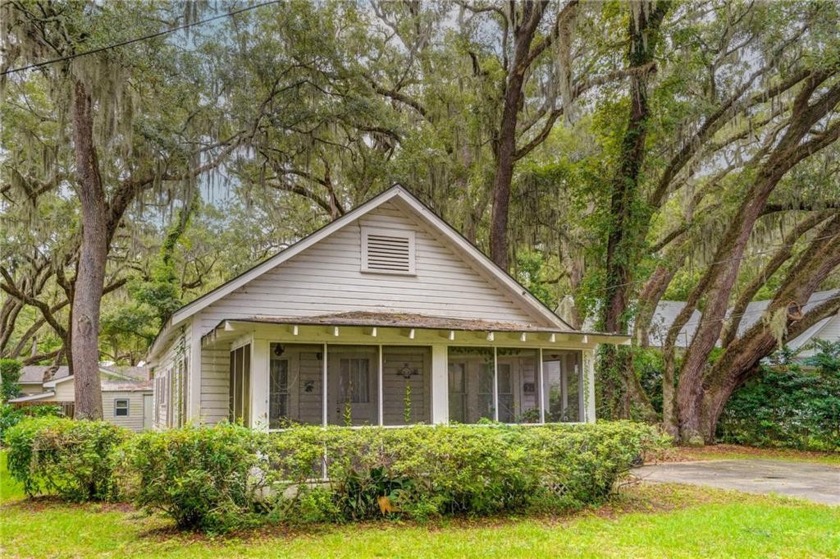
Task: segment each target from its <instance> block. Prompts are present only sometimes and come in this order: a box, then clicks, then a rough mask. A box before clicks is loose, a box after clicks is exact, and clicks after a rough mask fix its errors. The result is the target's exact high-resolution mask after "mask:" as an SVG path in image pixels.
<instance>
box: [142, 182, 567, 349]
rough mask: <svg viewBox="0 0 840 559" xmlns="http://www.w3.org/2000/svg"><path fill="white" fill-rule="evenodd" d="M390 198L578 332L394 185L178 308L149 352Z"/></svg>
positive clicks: (553, 320) (523, 299)
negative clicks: (205, 312)
mask: <svg viewBox="0 0 840 559" xmlns="http://www.w3.org/2000/svg"><path fill="white" fill-rule="evenodd" d="M391 200H399V201H400V202H402V203H403V204H404V205H405V206H406V207H407V208H409V209H410V210H411V211H412V212H413V213H414V215H416V216H417V217H419V218H421V220H422V221H423V222H425V223H426V224H427V225H429V226H430V227H431V228H432V229H433V230H434V231H435V232H436V233H438V234H440V235H441V236H442V237H443V238H445V239H446V240H448V241H450V242H451V243H452V244H453V245H455V246H456V247H457V248H458V249H460V250H461V253H462V254H463V255H465V256H466V257H468V258H469V259H471V260H472V261H473V262H474V264H475V265H477V266H478V267H479V268H480V269H481V270H482V271H484V272H486V273H487V274H488V275H489V276H490V277H491V278H492V279H494V280H495V281H496V282H497V284H498V285H499V286H500V287H501V288H502V289H503V290H504V291H507V292H508V293H510V294H511V295H512V296H513V298H514V300H516V301H518V302H520V303H521V304H522V305H523V306H524V307H525V308H527V309H528V310H530V311H531V313H532V314H534V315H536V316H539V317H541V318H542V319H543V320H545V321H546V323H547V324H550V325H552V326H554V327H556V328H557V329H558V330H561V331H567V332H575V331H576V330H575V329H574V328H573V327H572V326H570V325H569V324H568V323H566V322H565V321H563V320H562V319H561V318H560V317H558V316H557V315H556V314H554V312H552V310H551V309H549V308H548V307H546V306H545V305H544V304H543V303H542V302H541V301H540V300H539V299H537V298H536V297H534V296H533V295H532V294H531V293H530V292H529V291H528V290H527V289H526V288H525V287H523V286H522V285H521V284H520V283H519V282H517V281H516V280H515V279H514V278H512V277H511V276H510V275H509V274H508V273H507V272H506V271H504V270H502V269H501V268H500V267H499V266H497V265H496V264H495V263H494V262H493V261H492V260H490V259H489V258H488V257H487V256H486V255H485V254H484V253H482V252H481V251H480V250H479V249H478V248H476V247H475V246H474V245H473V244H472V243H471V242H469V241H468V240H467V239H466V238H465V237H463V236H462V235H461V234H460V233H459V232H458V231H456V230H455V229H454V228H453V227H452V226H451V225H449V224H448V223H446V222H445V221H444V220H443V219H441V218H440V217H438V215H437V214H435V213H434V212H433V211H432V210H431V209H430V208H429V207H427V206H426V205H425V204H423V203H422V202H421V201H420V200H418V199H417V198H416V197H415V196H414V195H412V194H411V193H410V192H408V191H407V190H406V189H405V188H403V187H402V186H401V185H398V184H395V185H394V186H392V187H391V188H389V189H388V190H385V191H384V192H382V193H381V194H379V195H377V196H375V197H374V198H371V199H370V200H368V201H367V202H365V203H363V204H361V205H359V206H357V207H356V208H354V209H353V210H352V211H350V212H348V213H346V214H345V215H343V216H342V217H340V218H338V219H336V220H335V221H333V222H331V223H329V224H327V225H325V226H324V227H322V228H321V229H319V230H318V231H316V232H314V233H312V234H311V235H309V236H307V237H305V238H303V239H301V240H300V241H298V242H297V243H295V244H293V245H291V246H289V247H288V248H286V249H285V250H283V251H281V252H279V253H277V254H275V255H274V256H272V257H271V258H269V259H267V260H265V261H263V262H262V263H260V264H257V265H256V266H254V267H253V268H251V269H250V270H247V271H246V272H244V273H242V274H240V275H239V276H237V277H235V278H233V279H232V280H230V281H228V282H227V283H224V284H222V285H220V286H219V287H217V288H216V289H214V290H212V291H210V292H208V293H206V294H205V295H203V296H201V297H199V298H198V299H196V300H194V301H192V302H191V303H189V304H187V305H185V306H183V307H181V308H180V309H178V310H177V311H175V313H173V314H172V317H171V318H170V319H169V321H168V322H167V323H166V324H165V325H164V327H163V328H162V329H161V331H160V333H159V334H158V336H157V338H156V339H155V342H154V344H153V345H152V348H151V350H150V354H151V355H154V354H156V353H157V352H158V351H159V350H160V349H161V345H162V343H163V342H164V341H165V340H166V339H167V338H168V337H169V334H170V332H171V331H172V328H173V327H174V326H177V325H178V324H180V323H182V322H184V321H185V320H187V319H188V318H190V317H191V316H193V315H195V314H196V313H198V312H200V311H201V310H202V309H205V308H206V307H208V306H210V305H212V304H213V303H215V302H216V301H218V300H220V299H222V298H223V297H225V296H227V295H229V294H230V293H233V292H234V291H236V290H237V289H239V288H240V287H242V286H244V285H245V284H247V283H248V282H250V281H252V280H254V279H256V278H258V277H260V276H262V275H263V274H265V273H267V272H269V271H271V270H273V269H274V268H276V267H277V266H279V265H280V264H282V263H283V262H286V261H288V260H290V259H291V258H293V257H294V256H296V255H298V254H300V253H301V252H303V251H305V250H306V249H307V248H309V247H311V246H313V245H315V244H316V243H318V242H320V241H321V240H322V239H325V238H327V237H329V236H330V235H332V234H333V233H335V232H337V231H339V230H340V229H342V228H344V227H345V226H347V225H349V224H350V223H353V222H355V221H356V220H357V219H359V218H360V217H362V216H364V215H365V214H367V213H369V212H371V211H373V210H375V209H376V208H378V207H380V206H382V205H383V204H385V203H386V202H389V201H391Z"/></svg>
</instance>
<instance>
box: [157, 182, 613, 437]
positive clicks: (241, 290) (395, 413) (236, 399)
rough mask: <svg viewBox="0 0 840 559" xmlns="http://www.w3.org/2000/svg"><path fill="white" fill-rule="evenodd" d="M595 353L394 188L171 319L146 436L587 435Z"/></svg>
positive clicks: (600, 337) (587, 337) (585, 337)
mask: <svg viewBox="0 0 840 559" xmlns="http://www.w3.org/2000/svg"><path fill="white" fill-rule="evenodd" d="M599 343H629V340H628V339H627V338H626V337H624V336H610V335H605V334H597V333H586V332H580V331H576V330H575V329H574V328H572V327H571V326H569V325H568V324H566V323H565V322H563V321H562V320H561V319H560V318H558V317H557V316H556V315H555V314H554V313H553V312H551V310H550V309H548V308H547V307H545V306H544V305H543V304H542V303H540V302H539V301H538V300H537V299H536V298H535V297H534V296H533V295H531V294H530V293H529V292H528V291H527V290H526V289H525V288H523V287H522V286H521V285H520V284H518V283H517V282H516V281H515V280H513V279H512V278H511V277H510V276H509V275H508V274H506V273H505V272H504V271H502V270H501V269H500V268H498V267H497V266H496V265H494V264H493V263H492V262H491V261H490V260H489V259H488V258H487V257H486V256H484V255H483V254H482V253H481V252H480V251H479V250H478V249H476V248H475V247H474V246H473V245H472V244H470V243H469V242H468V241H467V240H466V239H464V238H463V237H462V236H461V235H459V234H458V232H457V231H455V230H454V229H453V228H452V227H450V226H449V225H448V224H447V223H445V222H444V221H443V220H442V219H440V218H439V217H438V216H437V215H435V214H434V213H433V212H432V211H431V210H430V209H429V208H427V207H426V206H424V205H423V204H422V203H421V202H420V201H419V200H417V199H416V198H415V197H414V196H412V195H411V194H410V193H409V192H407V191H406V190H405V189H404V188H402V187H401V186H394V187H392V188H390V189H389V190H387V191H385V192H383V193H382V194H380V195H379V196H377V197H375V198H373V199H372V200H370V201H368V202H367V203H365V204H363V205H361V206H359V207H357V208H356V209H354V210H353V211H351V212H349V213H348V214H346V215H345V216H343V217H341V218H340V219H337V220H336V221H334V222H332V223H330V224H329V225H327V226H326V227H324V228H322V229H320V230H319V231H317V232H315V233H314V234H312V235H310V236H308V237H306V238H305V239H303V240H301V241H300V242H298V243H296V244H294V245H292V246H291V247H289V248H287V249H286V250H284V251H282V252H280V253H279V254H277V255H275V256H274V257H272V258H270V259H268V260H266V261H265V262H263V263H261V264H259V265H258V266H256V267H254V268H252V269H251V270H249V271H247V272H245V273H244V274H242V275H240V276H239V277H237V278H235V279H233V280H231V281H229V282H228V283H226V284H224V285H222V286H220V287H218V288H217V289H215V290H213V291H211V292H210V293H207V294H206V295H204V296H203V297H201V298H199V299H197V300H195V301H193V302H192V303H190V304H189V305H186V306H185V307H183V308H181V309H180V310H178V311H177V312H176V313H174V314H173V315H172V318H171V319H170V320H169V321H168V323H167V324H166V325H165V326H164V328H163V329H162V330H161V332H160V334H159V335H158V337H157V340H156V341H155V343H154V344H153V347H152V349H151V351H150V360H151V363H152V364H153V365H154V367H155V383H154V384H155V401H154V415H155V424H156V425H157V426H158V427H167V426H177V425H182V424H184V423H185V422H200V423H214V422H218V421H222V420H232V421H242V422H243V423H244V424H245V425H248V426H251V427H252V428H255V429H262V430H273V429H280V428H283V427H285V426H287V425H290V424H295V423H302V424H315V425H348V426H349V425H385V426H397V425H406V424H411V423H418V422H419V423H449V422H458V423H476V422H480V421H482V420H492V421H500V422H505V423H540V422H557V421H568V422H591V421H594V420H595V401H594V369H593V358H594V354H595V349H596V346H597V344H599Z"/></svg>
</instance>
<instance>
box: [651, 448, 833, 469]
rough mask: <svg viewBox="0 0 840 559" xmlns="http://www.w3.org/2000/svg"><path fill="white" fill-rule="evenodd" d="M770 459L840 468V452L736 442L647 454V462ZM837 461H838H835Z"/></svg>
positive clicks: (669, 449)
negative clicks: (757, 445)
mask: <svg viewBox="0 0 840 559" xmlns="http://www.w3.org/2000/svg"><path fill="white" fill-rule="evenodd" d="M749 458H754V459H770V460H790V461H797V462H799V461H802V462H816V463H820V464H826V465H829V466H832V465H833V466H835V467H838V468H840V454H838V453H832V452H810V451H804V450H791V449H782V448H756V447H752V446H740V445H734V444H717V445H708V446H704V447H700V448H692V447H682V446H678V447H673V448H668V449H665V450H664V451H662V452H659V453H657V454H656V455H652V456H647V457H646V460H645V463H649V464H656V463H674V462H697V461H702V460H729V459H749ZM835 461H836V463H834V462H835Z"/></svg>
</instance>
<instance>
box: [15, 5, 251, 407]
mask: <svg viewBox="0 0 840 559" xmlns="http://www.w3.org/2000/svg"><path fill="white" fill-rule="evenodd" d="M1 15H2V20H3V25H4V37H5V41H4V48H5V51H6V52H7V53H8V56H7V58H6V64H7V66H6V69H5V70H4V78H3V79H4V97H5V98H6V99H14V100H16V101H17V102H19V103H22V104H25V103H26V102H27V99H28V96H29V92H28V91H27V88H28V87H29V84H30V83H31V82H32V81H33V80H40V81H41V83H42V92H43V94H45V95H46V96H48V97H49V99H50V103H51V104H52V106H53V109H54V113H55V114H56V115H58V118H57V122H56V131H55V133H56V134H58V135H59V138H60V139H62V140H64V139H66V140H69V145H70V146H72V149H71V150H68V152H69V153H63V154H62V155H64V156H66V157H67V159H63V158H61V164H60V165H57V164H56V160H54V159H52V158H50V159H44V158H39V157H38V155H39V153H38V152H37V151H35V150H9V151H10V152H11V157H7V158H6V160H5V161H4V168H5V169H12V171H10V172H12V173H14V174H16V175H21V176H24V177H26V178H25V180H24V181H20V180H17V181H14V182H16V183H20V182H28V183H32V182H34V181H35V180H36V179H38V178H40V177H44V176H46V177H48V178H50V179H52V181H53V184H52V187H53V188H54V189H68V188H69V189H72V191H73V192H74V193H75V196H76V198H77V199H78V202H79V207H80V229H81V231H80V235H79V245H78V255H77V256H76V257H75V271H74V275H73V277H72V278H69V280H68V282H69V283H70V284H72V289H71V290H70V296H71V299H72V301H71V311H70V317H71V320H70V326H69V328H68V330H69V332H68V333H69V336H70V353H71V361H70V362H71V366H72V371H73V375H74V377H75V383H74V384H75V390H76V398H75V399H76V407H75V410H76V416H77V417H78V418H85V419H95V418H100V417H101V416H102V399H101V394H100V385H99V370H98V369H99V368H98V363H99V330H100V304H101V299H102V296H103V292H104V288H105V275H106V265H107V258H108V253H109V250H110V248H111V243H112V241H113V239H114V236H115V234H116V233H117V230H118V229H119V227H120V224H121V222H122V220H123V217H124V215H125V214H126V211H127V210H128V209H129V208H130V207H131V206H132V205H133V204H135V203H137V202H138V201H140V200H141V199H142V198H143V197H144V196H145V195H146V194H147V193H150V192H153V191H154V192H158V193H159V192H161V191H162V190H163V189H164V186H162V185H166V188H169V187H171V186H172V185H174V184H185V185H186V184H191V183H193V184H194V179H195V178H196V177H197V176H199V175H200V174H201V173H203V172H205V171H207V170H209V169H212V168H214V167H215V166H217V165H218V164H219V162H220V161H221V158H222V157H224V156H225V155H227V153H229V152H230V151H231V150H232V149H233V148H234V146H235V145H236V138H237V133H236V132H232V133H230V132H229V133H225V132H226V131H225V130H224V129H223V128H220V127H219V126H218V122H219V121H218V120H217V121H216V122H211V121H210V120H209V119H208V118H205V117H207V116H208V114H210V113H213V110H214V106H213V103H212V102H210V103H202V100H201V89H200V87H199V86H200V85H201V84H202V82H204V81H205V80H204V79H203V77H202V75H201V73H200V67H199V66H198V65H196V64H194V62H195V60H190V59H189V55H188V54H186V53H184V51H183V49H181V48H178V46H177V45H175V44H173V43H171V42H167V40H166V39H164V38H160V37H158V38H150V39H148V40H145V41H142V42H140V43H136V44H132V45H123V46H120V47H116V48H109V45H111V44H114V43H119V42H124V41H126V40H127V39H134V38H136V37H137V36H142V35H144V34H153V33H155V32H160V31H161V30H163V29H166V28H167V26H169V25H174V24H176V23H177V22H179V21H181V20H180V19H179V18H183V17H184V16H185V12H184V11H183V6H172V5H168V4H163V3H160V4H155V5H154V6H151V5H145V4H143V5H141V4H116V3H114V4H99V3H96V2H67V3H64V2H61V3H55V2H46V1H44V2H17V1H11V2H6V3H4V4H3V6H2V14H1ZM186 15H187V16H189V15H194V13H193V12H192V11H191V10H187V11H186ZM51 59H55V60H56V61H55V62H51V63H48V64H45V65H41V66H39V67H37V68H35V69H33V70H27V71H23V72H16V73H7V71H8V70H9V69H10V68H9V67H10V66H11V65H13V64H22V65H25V64H40V63H42V62H45V61H48V60H51ZM217 138H219V139H217ZM62 168H68V169H71V170H72V173H71V174H70V175H62V174H61V173H59V171H61V170H62ZM27 174H33V175H35V176H33V177H28V176H27ZM41 182H43V181H41Z"/></svg>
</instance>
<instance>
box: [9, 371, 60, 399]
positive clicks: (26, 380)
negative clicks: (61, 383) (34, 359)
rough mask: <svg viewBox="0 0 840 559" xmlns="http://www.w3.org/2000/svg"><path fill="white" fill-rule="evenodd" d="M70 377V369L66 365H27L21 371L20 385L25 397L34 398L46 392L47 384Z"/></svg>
mask: <svg viewBox="0 0 840 559" xmlns="http://www.w3.org/2000/svg"><path fill="white" fill-rule="evenodd" d="M69 375H70V368H69V367H67V366H66V365H62V366H58V365H53V366H44V365H25V366H23V367H21V369H20V379H19V380H18V385H19V386H20V391H21V394H22V395H23V396H32V395H34V394H42V393H43V392H44V383H45V382H49V381H51V380H58V379H62V378H65V377H67V376H69Z"/></svg>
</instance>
